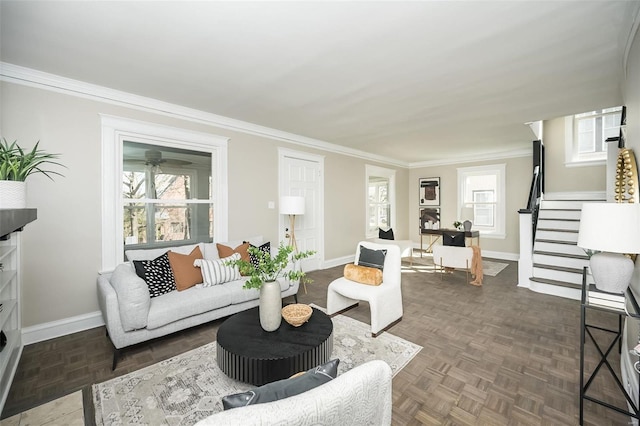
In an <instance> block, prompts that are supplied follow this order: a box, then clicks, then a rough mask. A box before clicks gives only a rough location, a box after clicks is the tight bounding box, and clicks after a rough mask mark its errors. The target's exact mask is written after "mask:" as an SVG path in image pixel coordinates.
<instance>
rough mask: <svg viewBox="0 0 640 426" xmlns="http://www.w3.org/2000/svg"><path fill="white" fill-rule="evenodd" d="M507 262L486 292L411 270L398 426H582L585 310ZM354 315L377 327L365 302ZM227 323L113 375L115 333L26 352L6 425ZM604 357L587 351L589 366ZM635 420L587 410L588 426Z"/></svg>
mask: <svg viewBox="0 0 640 426" xmlns="http://www.w3.org/2000/svg"><path fill="white" fill-rule="evenodd" d="M508 263H509V266H508V267H507V268H506V269H505V270H504V271H502V272H501V273H500V274H499V275H498V276H496V277H488V276H485V279H484V286H483V287H474V286H471V285H468V284H466V283H465V275H464V273H462V272H454V273H453V274H449V275H447V276H445V277H444V279H441V277H440V276H439V275H437V274H434V273H432V272H430V271H426V270H421V269H420V265H419V264H416V263H414V265H413V267H409V265H408V264H404V272H403V277H402V280H403V281H402V289H403V299H404V317H403V319H402V321H400V322H399V323H398V324H397V325H395V326H394V327H393V328H392V329H391V330H390V332H391V333H393V334H395V335H397V336H400V337H403V338H405V339H407V340H410V341H412V342H415V343H418V344H420V345H422V346H423V347H424V349H423V350H422V351H421V352H420V353H419V354H418V355H417V356H416V357H415V358H414V359H413V360H412V361H411V362H410V363H409V364H408V365H407V366H406V367H405V368H404V369H403V370H402V371H400V372H399V373H398V374H397V375H396V377H395V378H394V380H393V424H394V425H576V424H578V410H579V401H578V395H579V336H580V306H579V303H578V302H577V301H572V300H568V299H563V298H559V297H554V296H547V295H541V294H537V293H534V292H532V291H529V290H526V289H521V288H517V287H516V283H517V264H516V263H515V262H508ZM340 275H342V267H336V268H331V269H327V270H324V271H314V272H312V273H310V274H309V276H310V277H311V278H312V279H313V280H314V282H313V283H312V284H309V285H307V289H308V291H309V293H308V294H304V292H303V291H302V289H301V291H300V295H299V300H300V302H301V303H316V304H317V305H320V306H326V288H327V285H328V283H329V282H330V281H331V280H332V279H333V278H335V277H337V276H340ZM346 315H349V316H351V317H352V318H355V319H357V320H360V321H363V322H365V323H369V307H368V305H367V304H366V303H361V304H360V305H359V306H358V307H357V308H355V309H352V310H350V311H348V312H347V313H346ZM598 315H600V316H599V317H597V318H595V320H596V321H598V322H599V323H600V324H602V325H607V326H609V327H614V326H615V325H616V317H614V316H611V315H609V316H607V314H604V313H602V314H598ZM221 322H222V320H218V321H213V322H211V323H209V324H205V325H202V326H199V327H195V328H193V329H190V330H186V331H182V332H179V333H176V334H174V335H171V336H167V337H165V338H161V339H157V340H154V341H152V342H148V343H145V344H142V345H138V346H136V347H133V348H131V349H129V350H128V351H126V352H125V353H124V356H123V358H122V359H121V360H120V362H119V364H118V368H117V369H116V371H114V372H112V371H111V357H112V346H111V343H110V342H109V340H108V338H107V337H106V336H105V330H104V327H100V328H96V329H92V330H87V331H84V332H80V333H75V334H72V335H68V336H64V337H60V338H57V339H52V340H49V341H46V342H41V343H36V344H33V345H29V346H26V347H25V348H24V351H23V355H22V359H21V360H20V363H19V366H18V371H17V373H16V377H15V379H14V382H13V385H12V387H11V391H10V394H9V397H8V400H7V402H6V404H5V408H4V411H3V413H2V417H3V418H5V417H9V416H11V415H13V414H16V413H19V412H21V411H24V410H26V409H28V408H32V407H34V406H37V405H40V404H42V403H44V402H47V401H50V400H52V399H55V398H58V397H61V396H63V395H66V394H68V393H71V392H74V391H76V390H79V389H87V388H88V387H89V386H90V385H91V384H93V383H97V382H101V381H104V380H108V379H111V378H113V377H116V376H119V375H122V374H126V373H129V372H131V371H134V370H137V369H139V368H142V367H145V366H148V365H151V364H153V363H155V362H157V361H160V360H163V359H167V358H169V357H171V356H174V355H177V354H180V353H182V352H185V351H188V350H190V349H193V348H196V347H198V346H201V345H203V344H205V343H209V342H211V341H213V340H215V339H216V332H217V329H218V327H219V325H220V324H221ZM603 338H604V337H603ZM596 356H597V354H596V352H595V349H593V348H591V347H588V350H587V351H586V357H587V366H588V367H590V368H593V367H594V366H595V363H596ZM613 358H614V359H616V362H614V368H619V367H618V361H617V359H618V356H617V355H616V356H614V357H613ZM592 389H593V393H592V395H594V396H598V397H601V398H606V399H608V400H609V401H611V402H612V403H616V404H618V405H619V406H623V403H624V399H623V397H622V395H621V394H619V393H618V391H617V390H616V388H615V384H614V382H613V379H611V378H609V377H605V376H601V377H600V379H598V380H596V381H595V382H594V384H593V385H592ZM628 420H629V419H628V418H626V417H624V416H622V415H620V414H617V413H615V412H613V411H611V410H607V409H604V408H603V407H600V406H598V405H596V404H593V403H589V402H586V409H585V424H587V425H597V426H605V425H626V424H629V421H628Z"/></svg>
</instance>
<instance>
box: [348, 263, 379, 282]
mask: <svg viewBox="0 0 640 426" xmlns="http://www.w3.org/2000/svg"><path fill="white" fill-rule="evenodd" d="M344 277H345V278H346V279H348V280H351V281H355V282H357V283H360V284H367V285H380V284H382V271H381V270H380V269H378V268H369V267H368V266H360V265H354V264H353V263H349V264H347V265H344Z"/></svg>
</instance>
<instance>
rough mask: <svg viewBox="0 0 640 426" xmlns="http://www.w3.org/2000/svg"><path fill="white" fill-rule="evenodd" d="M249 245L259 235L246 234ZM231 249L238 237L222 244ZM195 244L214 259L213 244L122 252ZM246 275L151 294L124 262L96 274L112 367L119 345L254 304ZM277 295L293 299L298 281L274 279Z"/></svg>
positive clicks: (150, 254) (141, 255) (255, 295)
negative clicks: (244, 286)
mask: <svg viewBox="0 0 640 426" xmlns="http://www.w3.org/2000/svg"><path fill="white" fill-rule="evenodd" d="M247 241H250V242H251V243H252V244H253V245H255V246H259V245H260V244H261V243H262V238H261V237H254V238H250V239H247ZM222 244H224V245H226V246H228V247H232V248H235V247H237V246H239V245H240V244H242V241H231V242H226V243H222ZM196 246H200V251H201V252H202V254H203V257H204V258H205V259H218V258H219V257H218V250H217V248H216V245H215V244H213V243H212V244H204V243H200V244H191V245H186V246H177V247H167V248H162V249H150V250H135V251H130V252H127V257H128V258H129V259H130V260H152V259H155V258H156V257H158V256H160V255H161V254H163V253H164V252H166V251H167V250H171V251H174V252H178V253H181V254H189V253H190V252H191V250H193V249H194V248H195V247H196ZM246 279H247V278H245V277H242V278H241V279H240V280H236V281H230V282H226V283H224V284H219V285H214V286H210V287H202V286H195V287H191V288H189V289H187V290H183V291H177V290H173V291H171V292H169V293H166V294H163V295H161V296H158V297H154V298H151V297H150V295H149V290H148V287H147V284H146V283H145V282H144V280H142V279H141V278H140V277H138V275H136V272H135V269H134V267H133V266H132V265H131V263H130V262H126V263H123V264H120V265H118V266H117V267H116V269H115V270H114V271H113V272H112V273H109V274H102V275H99V276H98V280H97V286H98V302H99V304H100V310H101V311H102V317H103V319H104V322H105V325H106V328H107V333H108V335H109V337H110V339H111V342H112V343H113V346H114V349H115V350H114V355H113V368H114V369H115V367H116V363H117V360H118V357H119V355H120V350H121V349H122V348H125V347H127V346H131V345H134V344H137V343H141V342H145V341H148V340H150V339H154V338H156V337H161V336H165V335H167V334H171V333H174V332H176V331H180V330H183V329H186V328H189V327H193V326H196V325H200V324H204V323H206V322H209V321H213V320H215V319H218V318H222V317H226V316H229V315H232V314H235V313H237V312H241V311H244V310H247V309H250V308H252V307H254V306H258V303H259V296H260V291H259V290H256V289H249V290H247V289H243V288H242V286H243V285H244V282H245V281H246ZM279 281H280V289H281V293H282V297H283V298H284V297H287V296H294V297H295V298H296V301H297V294H298V287H299V283H298V282H289V281H288V280H279Z"/></svg>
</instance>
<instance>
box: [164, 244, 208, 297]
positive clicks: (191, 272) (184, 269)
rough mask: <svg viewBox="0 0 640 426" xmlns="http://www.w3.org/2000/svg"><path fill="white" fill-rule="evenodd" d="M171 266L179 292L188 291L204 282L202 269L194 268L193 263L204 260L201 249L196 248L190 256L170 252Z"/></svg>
mask: <svg viewBox="0 0 640 426" xmlns="http://www.w3.org/2000/svg"><path fill="white" fill-rule="evenodd" d="M167 254H168V256H169V265H171V270H172V271H173V276H174V277H175V280H176V288H177V289H178V291H182V290H186V289H188V288H189V287H193V286H194V285H196V284H200V283H201V282H202V272H200V268H197V267H195V266H193V261H194V260H196V259H202V252H201V251H200V247H196V248H194V249H193V250H192V251H191V253H189V254H180V253H175V252H172V251H169V252H168V253H167Z"/></svg>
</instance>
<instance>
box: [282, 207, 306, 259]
mask: <svg viewBox="0 0 640 426" xmlns="http://www.w3.org/2000/svg"><path fill="white" fill-rule="evenodd" d="M280 214H286V215H289V229H288V231H287V234H286V235H285V237H287V238H289V245H290V246H291V247H293V251H294V253H297V252H298V243H296V234H295V227H296V215H303V214H304V197H297V196H293V195H287V196H284V197H280Z"/></svg>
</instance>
